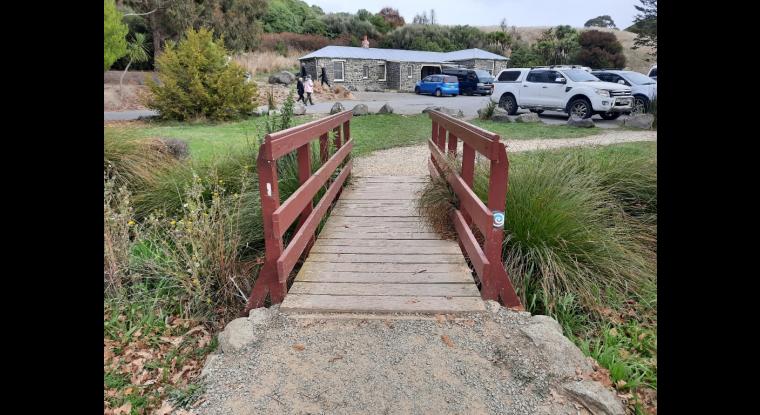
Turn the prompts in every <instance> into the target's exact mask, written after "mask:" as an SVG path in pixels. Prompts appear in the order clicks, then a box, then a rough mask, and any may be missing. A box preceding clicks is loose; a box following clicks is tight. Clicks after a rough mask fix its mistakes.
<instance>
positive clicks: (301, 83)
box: [296, 76, 306, 104]
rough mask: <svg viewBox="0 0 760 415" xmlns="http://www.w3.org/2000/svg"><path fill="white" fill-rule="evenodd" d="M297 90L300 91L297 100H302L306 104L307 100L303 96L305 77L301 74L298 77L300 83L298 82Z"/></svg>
mask: <svg viewBox="0 0 760 415" xmlns="http://www.w3.org/2000/svg"><path fill="white" fill-rule="evenodd" d="M296 90H297V91H298V99H297V100H296V102H298V101H301V102H303V103H304V104H306V100H305V99H304V98H303V91H304V89H303V78H301V77H300V76H299V77H298V83H296Z"/></svg>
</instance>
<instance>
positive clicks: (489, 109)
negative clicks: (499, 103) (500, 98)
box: [478, 99, 496, 120]
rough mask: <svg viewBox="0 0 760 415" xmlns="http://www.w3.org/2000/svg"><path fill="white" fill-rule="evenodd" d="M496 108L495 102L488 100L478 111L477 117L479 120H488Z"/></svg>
mask: <svg viewBox="0 0 760 415" xmlns="http://www.w3.org/2000/svg"><path fill="white" fill-rule="evenodd" d="M495 110H496V103H495V102H493V101H491V100H490V99H489V100H488V104H486V106H485V107H483V108H481V109H480V111H478V118H480V119H481V120H490V119H491V117H493V112H494V111H495Z"/></svg>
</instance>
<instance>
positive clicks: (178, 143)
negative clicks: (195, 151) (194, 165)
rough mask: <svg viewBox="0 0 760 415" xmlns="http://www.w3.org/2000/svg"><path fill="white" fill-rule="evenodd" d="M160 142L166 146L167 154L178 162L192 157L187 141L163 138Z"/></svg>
mask: <svg viewBox="0 0 760 415" xmlns="http://www.w3.org/2000/svg"><path fill="white" fill-rule="evenodd" d="M158 140H159V141H161V142H162V143H163V144H164V147H165V149H166V152H167V153H169V154H171V156H172V157H174V158H176V159H177V160H182V159H184V158H187V156H188V155H190V150H189V148H188V147H187V141H184V140H179V139H176V138H164V137H161V138H159V139H158Z"/></svg>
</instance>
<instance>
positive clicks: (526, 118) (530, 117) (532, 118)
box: [515, 112, 541, 122]
mask: <svg viewBox="0 0 760 415" xmlns="http://www.w3.org/2000/svg"><path fill="white" fill-rule="evenodd" d="M515 122H541V118H539V117H538V114H535V113H532V112H529V113H527V114H520V115H518V116H517V119H516V120H515Z"/></svg>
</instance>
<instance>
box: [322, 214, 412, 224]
mask: <svg viewBox="0 0 760 415" xmlns="http://www.w3.org/2000/svg"><path fill="white" fill-rule="evenodd" d="M419 221H420V219H419V218H408V217H399V218H375V219H372V222H366V221H359V220H356V219H351V218H347V217H333V216H330V219H328V222H327V223H330V222H335V223H342V222H347V223H351V224H356V225H360V224H367V225H368V226H375V224H376V223H400V222H419Z"/></svg>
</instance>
